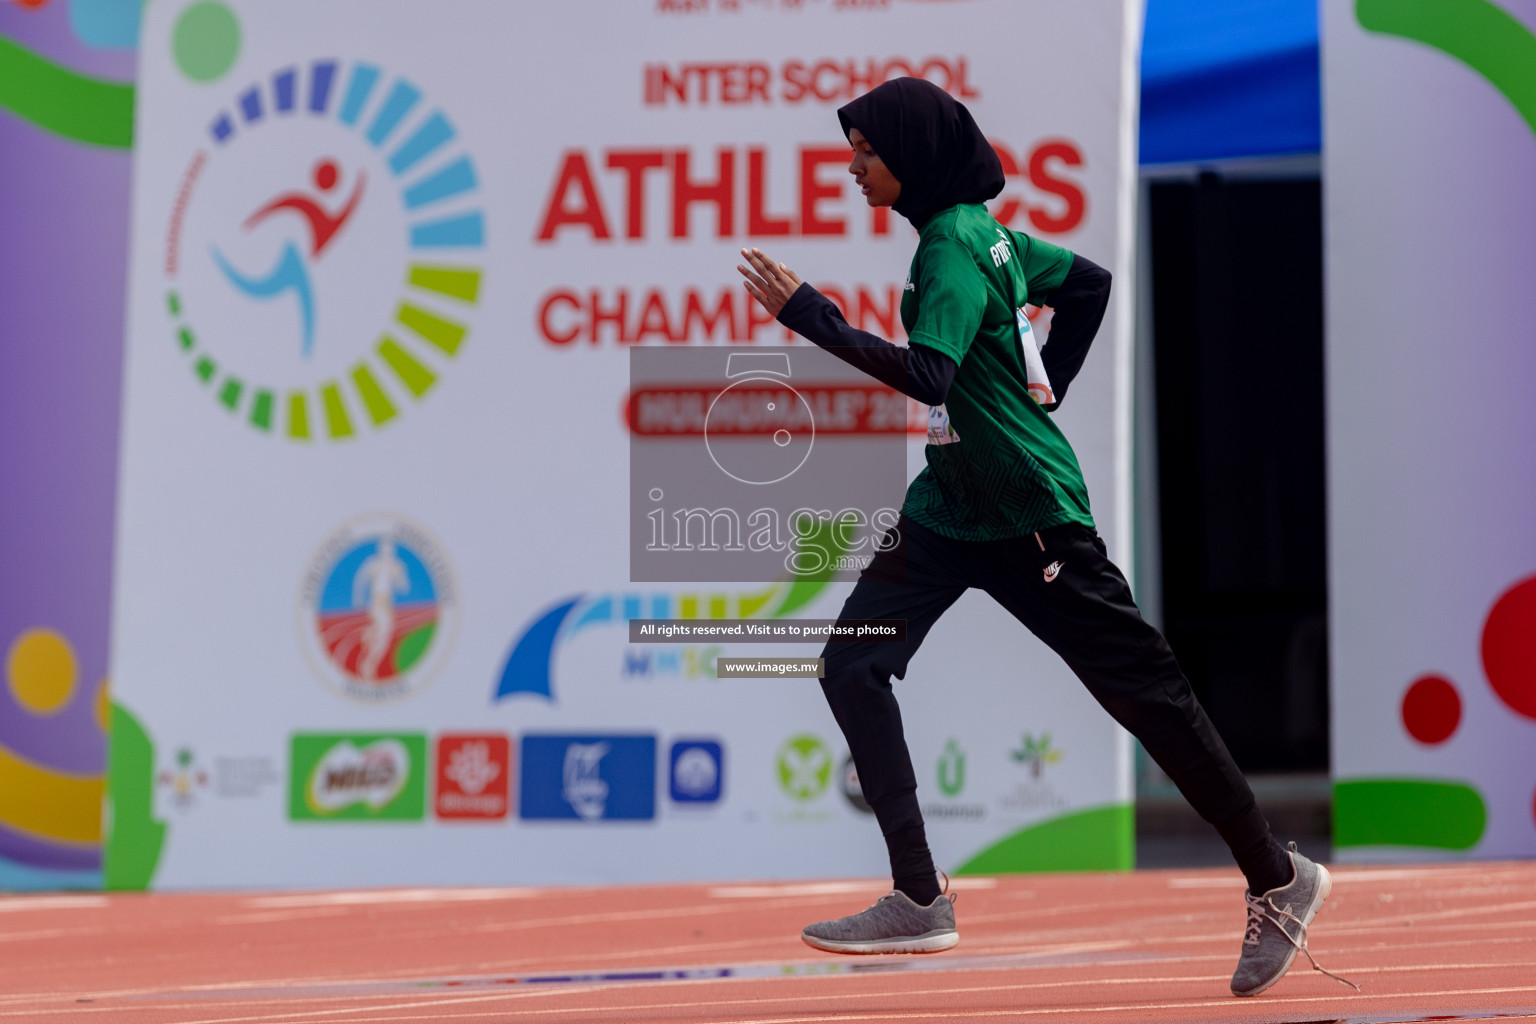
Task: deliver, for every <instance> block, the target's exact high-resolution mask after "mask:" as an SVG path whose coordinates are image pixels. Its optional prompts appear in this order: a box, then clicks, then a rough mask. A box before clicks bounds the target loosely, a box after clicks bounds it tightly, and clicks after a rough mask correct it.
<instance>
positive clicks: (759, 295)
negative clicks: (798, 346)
mask: <svg viewBox="0 0 1536 1024" xmlns="http://www.w3.org/2000/svg"><path fill="white" fill-rule="evenodd" d="M741 255H742V258H743V259H745V260H746V261H747V262H748V263H749V264H751V268H752V269H751V270H749V269H747V268H746V267H744V266H742V265H741V264H740V263H738V264H736V269H737V270H739V271H741V276H742V277H744V278H746V281H744V282H742V283H743V284H745V285H746V286H747V291H749V292H751V293H752V297H753V298H754V299H756V300H757V301H758V302H761V303H762V304H763V308H764V309H766V310H767V311H768V312H769V313H771V314H773V315H774V316H778V315H779V310H781V309H783V308H784V303H786V302H788V301H789V297H790V296H791V295H793V294H795V289H796V288H799V287H800V283H801V282H800V275H799V274H796V273H795V272H794V271H793V270H790V269H789V268H788V267H786V266H785V265H784V264H782V263H775V262H774V261H773V260H771V259H769V258H768V257H767V256H766V255H764V253H763V250H761V249H743V250H741ZM754 271H755V273H754Z"/></svg>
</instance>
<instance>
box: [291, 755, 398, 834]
mask: <svg viewBox="0 0 1536 1024" xmlns="http://www.w3.org/2000/svg"><path fill="white" fill-rule="evenodd" d="M426 757H427V738H426V737H425V736H423V735H421V734H419V733H366V734H362V733H352V734H339V733H296V734H295V735H294V736H293V746H292V754H291V756H290V758H289V772H288V780H289V781H288V817H289V818H291V819H293V820H294V821H420V820H421V819H422V818H424V817H425V816H426V809H427V785H426V777H425V771H424V768H425V765H426Z"/></svg>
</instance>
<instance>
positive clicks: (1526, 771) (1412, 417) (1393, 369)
mask: <svg viewBox="0 0 1536 1024" xmlns="http://www.w3.org/2000/svg"><path fill="white" fill-rule="evenodd" d="M1324 10H1325V22H1324V26H1323V27H1324V37H1323V44H1324V47H1323V48H1324V58H1325V63H1324V75H1323V83H1324V87H1325V93H1324V98H1325V107H1324V114H1325V118H1324V125H1325V132H1326V145H1325V147H1324V157H1325V165H1324V168H1325V173H1326V180H1327V186H1328V187H1327V190H1326V201H1327V238H1328V252H1327V259H1328V331H1327V338H1328V354H1327V380H1328V431H1329V443H1328V472H1329V506H1330V511H1329V534H1330V536H1329V549H1330V550H1329V560H1330V580H1329V602H1330V605H1331V609H1332V611H1331V615H1332V648H1333V667H1332V676H1331V677H1332V680H1333V683H1332V686H1333V769H1334V775H1335V780H1336V781H1335V804H1334V821H1335V835H1334V844H1335V848H1336V849H1337V851H1338V854H1339V856H1340V857H1341V858H1356V859H1365V858H1373V859H1375V858H1382V857H1388V858H1391V857H1405V858H1430V857H1457V856H1473V857H1511V856H1527V857H1528V856H1531V855H1533V854H1536V759H1533V758H1532V756H1531V752H1532V751H1533V750H1536V530H1533V529H1532V524H1533V523H1536V476H1533V474H1532V467H1533V464H1536V404H1533V403H1532V401H1531V384H1532V381H1533V379H1536V350H1533V349H1532V347H1531V341H1532V331H1531V311H1530V303H1529V300H1528V299H1527V297H1526V292H1527V291H1528V289H1527V288H1526V286H1525V285H1524V283H1523V282H1524V280H1525V278H1526V277H1527V276H1528V272H1529V269H1530V268H1531V267H1533V266H1536V193H1533V192H1532V190H1531V182H1532V181H1536V104H1533V103H1532V99H1531V97H1532V96H1533V95H1536V35H1533V33H1536V2H1532V0H1499V3H1498V4H1494V3H1490V2H1487V0H1455V2H1451V0H1329V2H1328V3H1326V4H1325V5H1324Z"/></svg>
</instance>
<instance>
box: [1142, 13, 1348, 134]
mask: <svg viewBox="0 0 1536 1024" xmlns="http://www.w3.org/2000/svg"><path fill="white" fill-rule="evenodd" d="M1317 22H1318V14H1317V0H1148V2H1147V15H1146V30H1145V34H1144V36H1143V39H1142V47H1141V162H1142V163H1143V164H1161V163H1188V162H1195V161H1203V160H1221V159H1229V158H1233V157H1255V156H1277V155H1281V154H1295V153H1317V152H1319V151H1320V150H1321V147H1322V91H1321V85H1320V82H1319V77H1318V25H1317Z"/></svg>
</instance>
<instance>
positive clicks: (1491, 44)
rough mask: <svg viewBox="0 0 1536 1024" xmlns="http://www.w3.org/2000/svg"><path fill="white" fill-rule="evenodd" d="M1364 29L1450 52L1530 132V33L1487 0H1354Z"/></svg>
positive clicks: (1534, 67) (1533, 82) (1533, 45)
mask: <svg viewBox="0 0 1536 1024" xmlns="http://www.w3.org/2000/svg"><path fill="white" fill-rule="evenodd" d="M1355 17H1356V18H1358V19H1359V21H1360V26H1361V27H1362V28H1364V29H1366V30H1367V31H1370V32H1380V33H1383V34H1385V35H1394V36H1402V37H1403V38H1404V39H1412V40H1415V41H1417V42H1420V43H1425V44H1426V45H1429V46H1433V47H1434V48H1435V49H1437V50H1441V51H1443V52H1445V53H1448V54H1450V55H1451V56H1452V57H1455V58H1456V59H1457V60H1459V61H1461V62H1462V63H1463V64H1465V65H1467V66H1468V67H1469V68H1471V69H1472V70H1473V71H1476V72H1477V73H1478V74H1480V75H1482V76H1483V77H1484V78H1486V79H1487V80H1488V81H1489V82H1491V83H1492V84H1493V85H1494V87H1495V88H1497V89H1498V90H1499V91H1500V92H1502V93H1503V94H1504V96H1505V98H1506V99H1508V100H1509V102H1511V103H1513V104H1514V105H1515V109H1516V110H1518V111H1519V112H1520V116H1521V117H1523V118H1525V123H1526V124H1527V125H1529V126H1530V129H1531V132H1532V133H1533V134H1536V35H1532V34H1531V31H1530V29H1528V28H1526V27H1525V26H1524V25H1522V24H1521V23H1520V22H1519V21H1517V20H1515V18H1514V16H1513V15H1511V14H1510V13H1509V12H1508V11H1505V10H1504V9H1503V8H1502V7H1499V6H1497V5H1495V4H1492V3H1489V2H1488V0H1356V3H1355Z"/></svg>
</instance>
